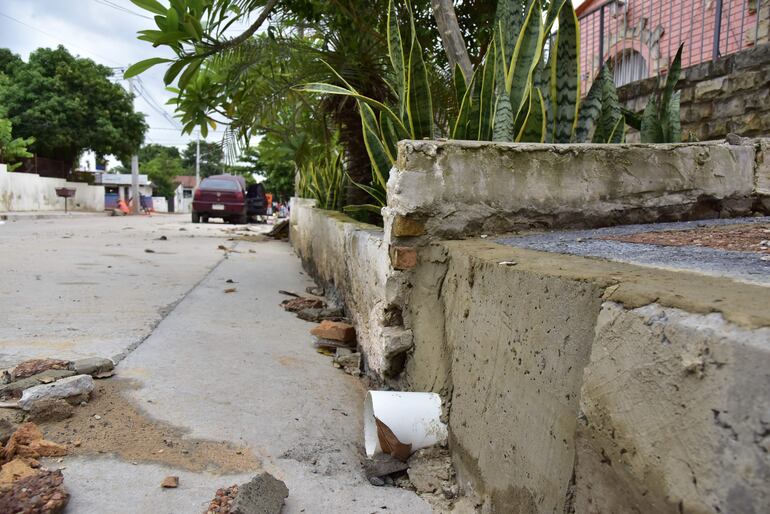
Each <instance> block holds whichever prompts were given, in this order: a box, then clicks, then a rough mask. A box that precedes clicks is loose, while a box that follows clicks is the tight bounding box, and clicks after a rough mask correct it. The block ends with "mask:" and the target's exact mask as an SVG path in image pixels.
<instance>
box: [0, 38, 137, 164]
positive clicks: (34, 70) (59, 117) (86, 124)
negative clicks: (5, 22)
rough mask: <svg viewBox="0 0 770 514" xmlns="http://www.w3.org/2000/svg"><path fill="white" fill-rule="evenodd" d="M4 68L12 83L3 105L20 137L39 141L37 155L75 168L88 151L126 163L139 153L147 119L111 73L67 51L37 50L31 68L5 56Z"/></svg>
mask: <svg viewBox="0 0 770 514" xmlns="http://www.w3.org/2000/svg"><path fill="white" fill-rule="evenodd" d="M2 62H4V63H6V64H4V65H2V66H4V68H5V70H6V75H7V77H6V79H5V80H2V81H0V105H1V106H3V107H4V108H5V109H6V110H7V113H8V118H9V119H10V120H11V122H13V126H14V131H15V133H16V134H17V135H19V136H21V137H25V138H26V137H34V138H35V142H34V144H33V145H32V146H31V147H30V150H31V151H32V152H34V153H36V154H38V155H41V156H44V157H49V158H53V159H58V160H61V161H64V162H66V163H68V164H69V165H70V166H72V164H73V163H75V162H76V161H77V158H78V156H79V155H80V154H82V152H84V151H86V150H92V151H94V152H95V153H97V154H99V155H115V156H117V157H118V158H120V159H121V160H125V159H126V158H127V157H128V156H129V155H131V154H132V153H133V152H135V151H136V150H137V149H138V148H139V145H140V144H141V142H142V140H143V139H144V133H145V131H146V129H147V125H146V124H145V122H144V115H143V114H141V113H136V112H134V106H133V99H132V96H131V95H130V94H129V93H127V92H126V91H125V90H124V89H123V88H122V87H121V86H120V85H119V84H115V83H113V82H111V81H110V80H109V79H110V76H111V75H112V71H111V70H110V69H109V68H108V67H106V66H101V65H98V64H96V63H94V62H93V61H92V60H90V59H82V58H78V57H74V56H73V55H71V54H70V53H69V52H68V51H67V50H66V49H65V48H64V47H63V46H59V47H58V48H56V49H50V48H40V49H38V50H35V51H34V52H32V53H31V54H30V56H29V60H28V62H27V63H19V62H17V61H15V60H14V59H13V57H12V55H11V56H9V55H8V54H7V53H3V54H0V63H2Z"/></svg>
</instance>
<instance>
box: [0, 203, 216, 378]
mask: <svg viewBox="0 0 770 514" xmlns="http://www.w3.org/2000/svg"><path fill="white" fill-rule="evenodd" d="M229 228H230V226H228V225H222V224H209V225H192V224H191V223H189V217H188V216H178V215H177V216H175V215H163V216H152V217H147V216H138V217H135V216H126V217H101V216H75V217H67V218H57V219H55V220H24V221H16V222H12V221H7V222H5V224H4V225H0V248H2V251H0V267H1V268H2V270H3V279H2V280H0V312H2V313H3V323H0V367H7V366H10V365H13V364H16V363H17V362H19V361H22V360H25V359H30V358H38V357H42V358H45V357H56V358H63V359H68V360H77V359H81V358H84V357H93V356H96V357H105V358H111V359H113V360H118V359H120V358H121V357H122V356H123V355H125V353H126V352H128V351H129V350H130V349H131V348H133V347H134V346H136V345H137V344H139V343H141V341H142V340H143V339H144V338H145V337H146V336H147V335H148V334H149V333H150V332H151V331H152V328H153V327H154V326H155V325H156V324H157V323H158V321H160V320H161V319H162V318H163V316H164V315H165V314H166V313H167V312H168V310H169V309H170V308H171V307H172V306H173V305H174V303H175V302H177V301H179V300H180V299H181V298H182V297H183V296H184V294H185V293H187V291H189V290H190V289H191V288H192V287H193V286H194V285H195V284H196V283H197V282H199V281H200V280H201V279H202V278H203V277H204V276H205V275H206V273H208V272H209V270H210V269H211V268H213V267H214V266H215V265H216V264H217V263H218V262H220V261H221V260H222V259H223V252H222V251H221V250H219V249H217V246H218V245H220V244H225V243H227V244H229V243H228V242H227V241H226V238H227V237H229V234H228V233H227V232H226V230H227V229H229ZM180 229H184V231H181V230H180ZM161 235H165V236H166V237H167V240H166V241H159V240H158V238H159V237H160V236H161ZM146 249H150V250H154V252H155V253H146V252H145V250H146Z"/></svg>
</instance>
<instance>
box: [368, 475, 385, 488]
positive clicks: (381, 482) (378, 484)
mask: <svg viewBox="0 0 770 514" xmlns="http://www.w3.org/2000/svg"><path fill="white" fill-rule="evenodd" d="M369 483H370V484H372V485H373V486H375V487H382V486H384V485H385V481H384V480H383V479H381V478H380V477H369Z"/></svg>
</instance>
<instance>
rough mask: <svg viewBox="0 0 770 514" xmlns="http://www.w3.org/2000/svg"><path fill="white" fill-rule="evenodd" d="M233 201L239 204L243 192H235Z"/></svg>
mask: <svg viewBox="0 0 770 514" xmlns="http://www.w3.org/2000/svg"><path fill="white" fill-rule="evenodd" d="M235 199H236V200H238V201H239V202H241V201H243V191H237V192H236V193H235Z"/></svg>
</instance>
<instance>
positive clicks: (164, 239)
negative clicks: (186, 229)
mask: <svg viewBox="0 0 770 514" xmlns="http://www.w3.org/2000/svg"><path fill="white" fill-rule="evenodd" d="M158 241H168V238H167V237H166V236H160V237H159V238H158Z"/></svg>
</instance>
